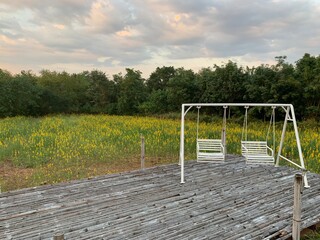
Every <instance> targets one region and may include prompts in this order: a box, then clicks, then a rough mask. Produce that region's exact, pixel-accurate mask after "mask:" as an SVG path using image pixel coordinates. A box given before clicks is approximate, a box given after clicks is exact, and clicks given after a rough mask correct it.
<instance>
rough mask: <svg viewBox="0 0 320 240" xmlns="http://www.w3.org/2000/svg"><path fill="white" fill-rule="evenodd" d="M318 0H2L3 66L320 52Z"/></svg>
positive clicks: (104, 65)
mask: <svg viewBox="0 0 320 240" xmlns="http://www.w3.org/2000/svg"><path fill="white" fill-rule="evenodd" d="M319 16H320V1H315V0H304V1H303V0H297V1H295V0H286V1H285V0H273V1H268V0H260V1H252V0H220V1H219V0H150V1H147V0H145V1H143V0H127V1H124V0H109V1H107V0H55V1H53V0H1V1H0V68H1V69H5V70H8V71H10V72H12V73H19V72H20V71H21V70H32V71H33V72H35V73H38V72H39V71H40V70H41V69H48V70H56V71H64V70H65V71H67V72H69V73H77V72H82V71H84V70H92V69H99V70H102V71H105V72H106V73H107V74H109V75H112V74H115V73H119V72H124V70H125V68H127V67H129V68H134V69H136V70H140V71H141V72H142V73H143V74H144V75H145V76H148V75H149V74H150V72H152V71H154V70H155V69H156V67H162V66H174V67H185V68H187V69H193V70H195V71H198V70H199V69H200V68H202V67H210V66H213V65H214V64H218V65H222V64H223V63H225V62H227V61H228V60H232V61H235V62H237V63H238V64H239V65H242V66H254V65H260V64H262V63H265V64H274V63H275V61H274V57H275V56H280V55H286V56H287V57H288V59H287V60H288V61H289V62H291V63H294V62H295V61H297V60H298V59H299V58H301V57H302V56H303V54H304V53H306V52H307V53H310V54H311V55H316V56H318V55H319V54H320V17H319Z"/></svg>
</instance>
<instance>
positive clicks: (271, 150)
mask: <svg viewBox="0 0 320 240" xmlns="http://www.w3.org/2000/svg"><path fill="white" fill-rule="evenodd" d="M267 150H269V151H270V152H271V156H272V157H273V156H274V153H273V149H272V148H271V147H269V146H268V145H267Z"/></svg>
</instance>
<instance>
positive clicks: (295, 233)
mask: <svg viewBox="0 0 320 240" xmlns="http://www.w3.org/2000/svg"><path fill="white" fill-rule="evenodd" d="M302 181H303V176H302V174H301V173H297V174H295V175H294V193H293V194H294V199H293V219H292V239H293V240H300V232H301V194H302V189H303V188H302Z"/></svg>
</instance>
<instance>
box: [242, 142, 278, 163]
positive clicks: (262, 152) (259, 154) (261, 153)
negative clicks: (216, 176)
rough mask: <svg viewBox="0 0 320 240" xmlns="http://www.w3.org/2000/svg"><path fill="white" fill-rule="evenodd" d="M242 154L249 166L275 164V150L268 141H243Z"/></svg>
mask: <svg viewBox="0 0 320 240" xmlns="http://www.w3.org/2000/svg"><path fill="white" fill-rule="evenodd" d="M241 153H242V155H243V156H244V157H245V158H246V162H247V163H248V164H272V165H273V164H274V153H273V150H272V149H271V148H270V147H269V146H268V144H267V142H266V141H241Z"/></svg>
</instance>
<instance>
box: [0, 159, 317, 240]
mask: <svg viewBox="0 0 320 240" xmlns="http://www.w3.org/2000/svg"><path fill="white" fill-rule="evenodd" d="M297 172H298V171H297V170H294V169H292V168H288V167H278V168H275V167H273V166H268V165H246V164H245V160H244V158H243V157H237V156H231V155H228V157H227V159H226V161H225V162H223V163H197V162H195V161H186V163H185V178H186V182H185V183H184V184H180V167H179V166H178V165H177V164H173V165H166V166H161V167H155V168H149V169H145V170H144V171H140V170H139V171H132V172H127V173H120V174H112V175H106V176H101V177H97V178H94V179H90V180H80V181H74V182H71V183H63V184H58V185H54V186H42V187H37V188H30V189H22V190H18V191H14V192H6V193H2V194H0V239H52V238H53V236H54V235H55V233H57V232H59V233H64V238H65V239H163V240H164V239H165V240H167V239H175V240H176V239H264V238H266V239H288V238H289V237H290V236H291V229H292V211H293V208H292V206H293V179H294V174H295V173H297ZM308 179H309V182H310V185H311V188H309V189H304V190H303V194H302V216H301V220H302V222H301V228H302V229H304V228H307V227H309V226H312V225H314V224H316V223H319V222H320V176H319V175H316V174H309V175H308Z"/></svg>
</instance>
